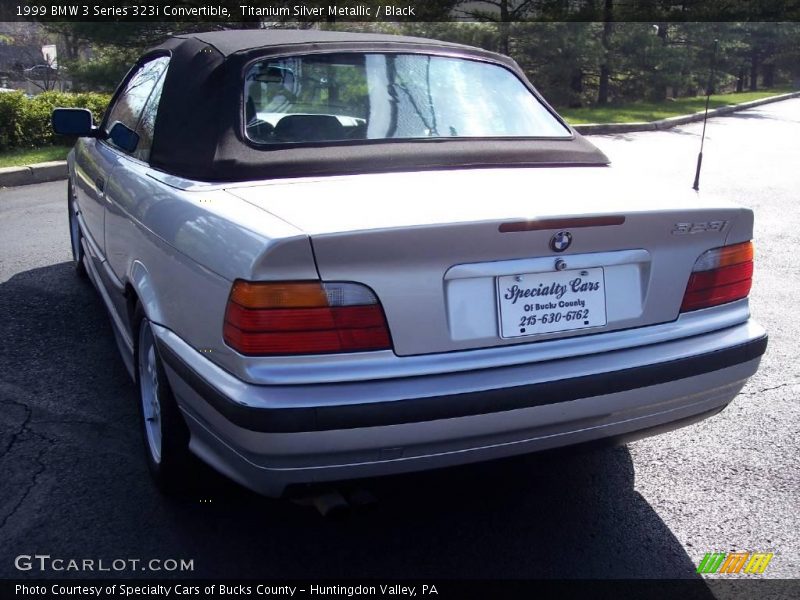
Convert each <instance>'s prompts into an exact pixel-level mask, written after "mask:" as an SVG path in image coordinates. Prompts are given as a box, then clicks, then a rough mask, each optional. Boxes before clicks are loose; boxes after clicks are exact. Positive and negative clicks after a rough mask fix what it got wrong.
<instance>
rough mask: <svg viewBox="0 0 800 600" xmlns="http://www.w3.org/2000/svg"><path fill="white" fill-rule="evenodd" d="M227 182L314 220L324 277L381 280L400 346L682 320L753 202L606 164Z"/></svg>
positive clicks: (443, 346)
mask: <svg viewBox="0 0 800 600" xmlns="http://www.w3.org/2000/svg"><path fill="white" fill-rule="evenodd" d="M228 191H229V192H230V193H232V194H234V195H236V196H237V197H240V198H242V199H244V200H246V201H248V202H251V203H253V204H255V205H256V206H259V207H260V208H262V209H264V210H266V211H269V212H270V213H272V214H274V215H276V216H278V217H280V218H281V219H284V220H285V221H287V222H289V223H291V224H292V225H294V226H296V227H298V228H300V229H302V230H303V231H305V232H306V233H307V234H308V235H309V236H310V239H311V242H312V246H313V251H314V257H315V260H316V264H317V269H318V271H319V275H320V277H321V278H322V279H323V280H326V281H354V282H359V283H363V284H365V285H367V286H369V287H370V288H372V289H373V290H374V291H375V293H376V294H377V296H378V298H379V299H380V301H381V303H382V305H383V307H384V310H385V313H386V318H387V321H388V323H389V328H390V331H391V336H392V340H393V344H394V348H395V352H396V353H397V354H398V355H414V354H426V353H435V352H447V351H453V350H464V349H470V348H483V347H491V346H499V345H508V344H518V343H528V342H536V341H541V340H547V339H554V338H561V337H569V336H576V335H586V334H593V333H599V332H604V331H611V330H619V329H627V328H631V327H640V326H644V325H651V324H655V323H661V322H666V321H671V320H674V319H675V318H676V317H677V315H678V312H679V310H680V306H681V300H682V297H683V293H684V290H685V287H686V282H687V280H688V278H689V276H690V272H691V269H692V266H693V264H694V262H695V260H696V259H697V257H698V256H699V255H700V254H701V253H702V252H703V251H704V250H706V249H708V248H712V247H715V246H721V245H724V244H725V242H726V236H727V234H728V232H729V231H730V229H731V224H732V222H733V221H734V220H735V219H736V218H737V216H738V215H740V214H741V210H740V209H736V208H731V207H730V205H727V204H721V203H715V202H710V201H704V202H700V200H699V198H698V196H697V195H696V194H695V193H693V192H691V191H690V190H688V189H687V190H685V191H684V190H680V191H677V192H676V191H674V190H673V191H672V192H667V191H665V190H659V191H657V192H656V191H654V190H653V189H652V188H651V186H650V185H648V183H647V182H644V181H638V182H637V181H630V180H629V179H626V180H625V181H622V180H620V179H619V178H617V177H616V173H615V172H614V170H613V169H611V168H605V167H591V168H588V167H583V168H574V167H573V168H524V169H473V170H459V171H429V172H416V173H393V174H380V175H359V176H347V177H332V178H320V179H313V180H312V179H306V180H288V181H283V182H276V181H270V182H264V183H260V184H255V185H250V186H236V187H232V188H230V189H229V190H228ZM687 224H689V227H688V229H687V227H686V225H687ZM694 225H698V227H697V228H695V231H694V232H693V233H690V231H691V230H692V227H693V226H694ZM558 234H561V235H560V236H559V235H558ZM567 234H568V235H567ZM734 241H740V240H734ZM567 242H568V243H567ZM576 280H578V281H577V284H576ZM515 298H516V299H515ZM561 303H565V304H563V305H562V304H561ZM585 311H588V313H587V312H585ZM556 315H560V317H556ZM534 316H535V317H536V318H535V319H533V322H531V317H534ZM523 319H527V320H523Z"/></svg>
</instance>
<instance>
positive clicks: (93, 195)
mask: <svg viewBox="0 0 800 600" xmlns="http://www.w3.org/2000/svg"><path fill="white" fill-rule="evenodd" d="M53 125H54V128H55V130H56V131H57V132H58V133H61V134H65V135H73V136H77V137H78V138H79V139H78V141H77V143H76V145H75V148H74V150H72V152H71V153H70V155H69V160H68V163H69V182H68V188H67V189H68V191H67V204H68V213H69V228H70V233H71V240H72V253H73V256H74V260H75V266H76V270H77V272H78V273H79V274H81V275H83V276H88V278H89V279H90V280H91V282H92V283H93V284H94V286H95V287H96V288H97V290H98V292H99V294H100V296H101V297H102V299H103V301H104V303H105V305H106V307H107V309H108V312H109V314H110V316H111V322H112V323H113V329H114V332H115V335H116V341H117V344H118V346H119V350H120V352H121V355H122V358H123V360H124V362H125V365H126V367H127V369H128V371H129V372H130V374H131V377H132V378H133V379H134V380H135V382H136V385H137V387H138V391H139V398H140V409H141V426H142V431H143V434H144V440H145V444H144V445H145V449H146V457H147V462H148V465H149V467H150V470H151V472H152V474H153V476H154V477H155V480H156V482H157V483H158V484H159V485H160V486H161V487H162V488H163V489H165V490H175V489H180V487H181V486H182V484H183V483H184V482H185V478H186V476H187V473H188V472H190V471H191V469H190V468H189V467H190V465H191V461H192V460H194V459H195V457H199V458H200V459H202V460H203V461H205V462H206V463H208V464H210V465H211V466H213V467H214V468H216V469H217V470H219V471H220V472H222V473H223V474H225V475H227V476H229V477H230V478H231V479H233V480H235V481H237V482H239V483H241V484H243V485H245V486H247V487H249V488H251V489H253V490H256V491H258V492H260V493H263V494H266V495H271V496H279V495H281V494H283V493H284V492H285V491H286V489H287V488H288V487H289V486H292V485H294V484H307V483H313V482H323V481H332V480H344V479H351V478H358V477H364V476H374V475H383V474H389V473H399V472H407V471H414V470H422V469H431V468H437V467H444V466H449V465H456V464H462V463H468V462H473V461H482V460H487V459H494V458H498V457H504V456H510V455H515V454H521V453H528V452H534V451H539V450H543V449H549V448H554V447H560V446H567V445H572V444H578V443H583V442H588V441H592V440H598V439H602V438H613V439H616V440H623V441H624V440H628V439H635V438H637V437H641V436H646V435H650V434H653V433H657V432H661V431H665V430H668V429H671V428H676V427H680V426H683V425H686V424H689V423H692V422H695V421H698V420H700V419H703V418H705V417H708V416H710V415H713V414H714V413H717V412H719V411H720V410H722V409H723V408H724V407H725V406H726V405H727V404H728V403H730V402H731V401H732V400H733V399H734V398H735V396H736V395H737V393H738V392H739V390H740V389H741V388H742V386H743V385H744V384H745V382H746V381H747V378H748V377H750V376H751V375H753V373H755V371H756V369H757V368H758V364H759V361H760V358H761V355H762V354H763V353H764V351H765V349H766V345H767V337H766V334H765V332H764V330H763V329H762V328H761V327H760V326H759V325H758V324H757V323H755V322H754V321H753V320H752V319H751V318H750V311H749V308H748V294H749V292H750V287H751V280H752V275H753V245H752V243H751V238H752V236H753V214H752V212H751V211H750V210H747V209H744V208H740V207H737V206H735V205H732V204H727V203H718V202H711V201H708V200H704V199H703V198H702V197H701V196H699V195H698V194H697V193H695V192H693V191H691V190H689V189H688V186H686V187H687V189H686V190H677V191H676V190H668V189H666V188H665V187H664V186H661V185H653V183H654V182H644V181H632V180H631V179H630V178H629V177H622V176H620V175H619V174H618V173H617V172H616V171H615V170H614V169H613V168H612V167H610V166H609V164H608V163H609V161H608V159H607V158H606V156H604V155H603V153H602V152H600V151H599V150H598V149H597V148H595V147H594V146H593V145H592V144H591V143H589V142H588V141H587V140H585V139H584V138H582V137H581V136H580V135H579V134H578V133H577V132H575V131H574V130H573V129H572V128H570V127H569V126H568V125H567V124H566V123H565V122H564V121H563V120H562V119H561V118H560V117H559V116H558V114H556V112H555V111H554V110H553V109H552V108H551V107H550V106H549V105H548V104H547V102H546V101H545V100H544V99H543V98H542V97H541V96H540V95H539V93H538V92H537V91H536V89H535V88H534V87H533V86H532V85H531V83H530V82H529V81H528V80H527V79H526V77H525V75H524V74H523V73H522V71H521V70H520V68H519V67H518V66H517V65H516V64H515V63H514V61H512V60H510V59H509V58H507V57H504V56H500V55H497V54H493V53H490V52H486V51H483V50H480V49H477V48H472V47H467V46H461V45H457V44H450V43H444V42H438V41H433V40H425V39H419V38H409V37H396V36H386V35H370V34H351V33H340V32H323V31H312V30H306V31H285V30H284V31H226V32H214V33H205V34H188V35H182V36H178V37H174V38H172V39H169V40H168V41H166V42H165V43H164V44H162V45H161V46H159V47H157V48H155V49H153V50H152V51H150V52H148V53H146V54H145V55H144V56H142V58H141V59H140V60H139V61H138V62H137V63H136V65H135V66H134V67H133V68H132V69H131V70H130V72H129V73H128V75H127V76H126V77H125V79H124V80H123V81H122V83H121V84H120V86H119V88H118V89H117V91H116V93H115V94H114V96H113V99H112V100H111V103H110V105H109V108H108V110H107V112H106V114H105V116H104V118H103V121H102V122H101V123H100V124H98V125H95V124H94V123H93V122H92V117H91V115H90V114H89V113H88V111H85V110H81V109H56V110H55V111H54V113H53Z"/></svg>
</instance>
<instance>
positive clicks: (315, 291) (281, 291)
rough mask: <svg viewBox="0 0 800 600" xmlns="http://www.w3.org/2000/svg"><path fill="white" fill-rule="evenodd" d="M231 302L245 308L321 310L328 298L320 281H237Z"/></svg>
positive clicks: (326, 304) (232, 291) (326, 303)
mask: <svg viewBox="0 0 800 600" xmlns="http://www.w3.org/2000/svg"><path fill="white" fill-rule="evenodd" d="M231 301H233V302H236V304H238V305H239V306H243V307H245V308H319V307H324V306H328V296H327V294H326V293H325V290H324V289H323V288H322V284H321V283H320V282H319V281H309V282H297V283H282V282H281V283H271V282H257V283H252V282H249V281H242V280H237V281H236V282H235V283H234V284H233V289H232V290H231Z"/></svg>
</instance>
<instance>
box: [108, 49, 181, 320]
mask: <svg viewBox="0 0 800 600" xmlns="http://www.w3.org/2000/svg"><path fill="white" fill-rule="evenodd" d="M168 65H169V57H168V56H156V57H151V58H148V59H145V60H143V61H141V62H140V63H139V65H137V67H136V68H135V69H133V70H132V71H131V73H130V75H129V76H128V79H127V80H126V83H125V85H124V87H123V89H122V91H121V92H120V93H119V95H118V96H117V98H116V100H115V101H114V103H113V105H112V106H111V107H110V108H109V111H108V113H107V114H106V118H105V119H104V121H103V124H102V127H103V128H104V129H105V131H106V132H107V133H108V132H110V131H111V129H112V128H113V127H114V125H116V124H117V123H122V124H123V125H125V126H126V127H127V128H128V129H130V130H131V131H134V132H136V133H137V134H138V136H139V143H138V144H137V146H136V148H135V149H133V150H129V149H124V148H122V147H120V146H118V145H116V144H115V142H114V140H113V139H111V138H110V137H106V139H103V140H100V141H98V142H97V145H96V149H95V151H96V154H97V156H100V157H101V160H103V161H105V163H106V164H108V165H109V166H110V168H109V169H108V170H107V175H106V177H105V182H104V187H103V203H102V204H103V217H102V218H103V252H104V258H105V261H104V263H103V268H102V269H100V274H101V277H102V278H103V283H104V284H105V287H106V289H107V290H108V291H109V292H110V294H109V295H110V296H111V300H112V302H113V303H114V305H115V308H116V309H117V312H118V314H125V309H126V307H125V299H124V296H123V292H124V284H123V278H122V275H123V273H124V271H122V272H121V271H119V270H116V269H115V268H114V266H115V265H119V264H120V263H121V262H124V259H125V257H126V256H127V255H128V254H129V251H128V250H127V245H126V243H125V238H124V236H123V235H122V234H121V229H120V228H121V226H120V222H119V221H120V216H124V214H122V215H121V214H120V211H119V208H118V207H119V205H120V203H123V204H130V203H131V202H132V199H134V198H136V197H137V196H140V194H137V189H136V187H132V186H126V185H121V184H120V180H119V177H118V173H119V172H120V170H124V169H125V167H126V166H127V165H128V164H130V163H132V162H133V163H142V158H146V157H147V156H149V148H150V140H151V139H152V122H151V121H149V120H148V119H147V118H146V117H145V115H146V113H147V107H148V106H149V102H150V100H151V98H152V97H153V96H154V95H155V96H160V90H161V84H162V82H163V76H164V73H165V72H166V70H167V67H168ZM156 90H158V91H157V92H156ZM155 102H156V104H157V98H156V99H155ZM144 122H150V127H149V134H147V133H143V129H142V123H144ZM115 292H116V293H115Z"/></svg>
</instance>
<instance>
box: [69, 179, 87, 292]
mask: <svg viewBox="0 0 800 600" xmlns="http://www.w3.org/2000/svg"><path fill="white" fill-rule="evenodd" d="M75 211H76V209H75V203H74V198H73V197H72V182H71V181H69V182H68V183H67V224H68V226H69V241H70V247H71V248H72V262H73V268H74V269H75V273H76V274H77V275H78V277H80V278H82V279H87V278H88V275H87V273H86V265H84V264H83V257H84V252H83V246H82V245H81V238H82V237H83V236H82V234H81V228H80V225H78V217H77V215H76V212H75Z"/></svg>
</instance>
